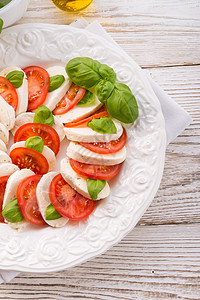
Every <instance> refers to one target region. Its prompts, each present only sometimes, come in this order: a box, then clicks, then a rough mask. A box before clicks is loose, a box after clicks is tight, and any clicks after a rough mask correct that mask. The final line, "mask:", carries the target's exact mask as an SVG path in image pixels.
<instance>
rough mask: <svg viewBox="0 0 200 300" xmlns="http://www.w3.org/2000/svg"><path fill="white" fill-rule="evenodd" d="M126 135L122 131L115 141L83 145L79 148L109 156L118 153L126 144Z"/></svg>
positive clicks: (124, 131)
mask: <svg viewBox="0 0 200 300" xmlns="http://www.w3.org/2000/svg"><path fill="white" fill-rule="evenodd" d="M126 141H127V134H126V130H125V129H123V133H122V135H121V136H120V138H118V139H117V140H113V141H110V142H109V143H83V142H81V143H80V144H81V146H83V147H85V148H87V149H89V150H90V151H92V152H95V153H100V154H110V153H115V152H118V151H120V150H121V149H122V148H123V147H124V146H125V144H126Z"/></svg>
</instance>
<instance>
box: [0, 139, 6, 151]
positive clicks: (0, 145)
mask: <svg viewBox="0 0 200 300" xmlns="http://www.w3.org/2000/svg"><path fill="white" fill-rule="evenodd" d="M0 150H1V151H3V152H7V148H6V144H5V143H4V142H3V141H2V140H0Z"/></svg>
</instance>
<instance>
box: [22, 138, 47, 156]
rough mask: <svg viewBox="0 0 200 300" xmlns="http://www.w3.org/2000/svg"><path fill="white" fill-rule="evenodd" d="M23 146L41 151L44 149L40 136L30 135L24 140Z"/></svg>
mask: <svg viewBox="0 0 200 300" xmlns="http://www.w3.org/2000/svg"><path fill="white" fill-rule="evenodd" d="M25 147H26V148H30V149H33V150H35V151H38V152H40V153H42V151H43V149H44V142H43V139H42V138H41V137H40V136H31V137H30V138H28V139H27V140H26V142H25Z"/></svg>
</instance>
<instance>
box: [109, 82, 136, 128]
mask: <svg viewBox="0 0 200 300" xmlns="http://www.w3.org/2000/svg"><path fill="white" fill-rule="evenodd" d="M106 108H107V111H108V113H109V115H111V116H112V117H113V118H115V119H117V120H119V121H121V122H123V123H133V122H134V121H135V120H136V119H137V117H138V114H139V112H138V105H137V101H136V99H135V97H134V95H133V94H132V92H131V90H130V88H129V87H128V86H127V85H125V84H123V83H119V82H116V83H115V87H114V89H113V91H112V93H111V95H110V97H109V98H108V99H107V101H106Z"/></svg>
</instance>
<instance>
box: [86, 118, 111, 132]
mask: <svg viewBox="0 0 200 300" xmlns="http://www.w3.org/2000/svg"><path fill="white" fill-rule="evenodd" d="M88 127H90V128H91V129H92V130H94V131H96V132H99V133H104V134H105V133H117V128H116V126H115V123H114V122H113V120H111V119H109V118H108V117H102V118H99V119H93V120H92V121H90V122H88Z"/></svg>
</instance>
